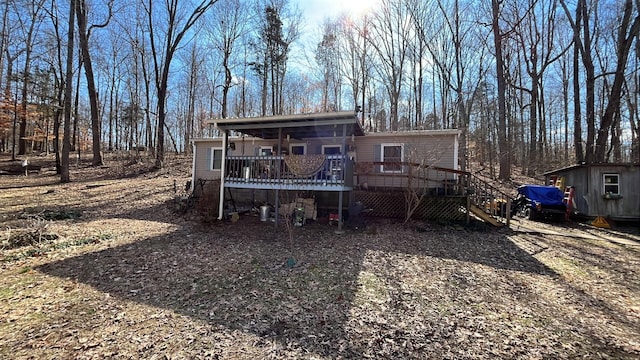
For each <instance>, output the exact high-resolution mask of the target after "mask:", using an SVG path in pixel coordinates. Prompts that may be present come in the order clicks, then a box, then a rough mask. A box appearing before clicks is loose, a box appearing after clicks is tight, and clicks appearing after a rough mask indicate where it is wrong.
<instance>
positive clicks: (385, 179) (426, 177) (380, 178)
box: [354, 161, 469, 196]
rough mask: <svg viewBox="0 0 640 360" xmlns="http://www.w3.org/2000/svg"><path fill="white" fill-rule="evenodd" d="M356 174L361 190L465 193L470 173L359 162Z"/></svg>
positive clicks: (441, 168) (395, 163) (435, 193)
mask: <svg viewBox="0 0 640 360" xmlns="http://www.w3.org/2000/svg"><path fill="white" fill-rule="evenodd" d="M354 175H355V177H356V180H355V181H356V185H357V186H358V187H359V188H360V189H362V190H369V189H370V190H390V191H405V190H407V189H414V190H416V191H418V192H422V191H427V192H431V193H432V194H431V195H445V196H454V195H458V196H464V195H465V194H466V184H467V182H468V181H467V178H468V175H469V173H468V172H466V171H460V170H453V169H448V168H443V167H438V166H430V165H424V164H417V163H412V162H380V161H375V162H366V161H359V162H357V163H356V164H355V173H354Z"/></svg>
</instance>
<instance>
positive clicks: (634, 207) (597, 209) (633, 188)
mask: <svg viewBox="0 0 640 360" xmlns="http://www.w3.org/2000/svg"><path fill="white" fill-rule="evenodd" d="M554 174H557V175H558V176H563V177H564V178H565V184H566V186H573V187H574V188H575V192H574V194H575V197H574V201H575V205H576V208H577V210H578V213H580V214H583V215H586V216H589V217H594V216H606V217H610V218H614V219H616V218H617V219H640V185H639V184H640V166H638V165H616V164H612V165H602V164H598V165H584V166H579V167H575V168H571V169H566V170H558V171H557V172H554ZM604 174H619V180H620V184H619V185H620V197H619V198H610V199H607V198H605V197H604V196H603V195H604V184H603V175H604Z"/></svg>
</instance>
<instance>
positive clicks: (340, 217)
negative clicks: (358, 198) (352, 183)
mask: <svg viewBox="0 0 640 360" xmlns="http://www.w3.org/2000/svg"><path fill="white" fill-rule="evenodd" d="M340 153H341V154H342V161H341V163H342V171H341V172H340V174H341V175H342V183H343V184H345V180H346V179H345V176H346V175H347V174H346V170H345V169H346V167H345V164H346V161H347V125H346V124H342V151H341V152H340ZM342 194H343V191H342V190H340V191H339V192H338V231H337V233H339V234H342V233H343V231H342V223H343V222H344V219H343V214H342V207H343V201H342Z"/></svg>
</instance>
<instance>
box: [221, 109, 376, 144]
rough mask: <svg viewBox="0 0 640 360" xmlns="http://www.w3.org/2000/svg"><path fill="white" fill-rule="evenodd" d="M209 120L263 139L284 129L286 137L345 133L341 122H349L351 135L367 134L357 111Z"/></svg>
mask: <svg viewBox="0 0 640 360" xmlns="http://www.w3.org/2000/svg"><path fill="white" fill-rule="evenodd" d="M209 123H210V124H213V125H215V126H216V127H217V128H219V129H221V130H225V131H226V130H234V131H238V132H241V133H243V134H246V135H250V136H254V137H258V138H262V139H277V138H278V129H280V128H281V129H282V136H287V135H289V136H290V137H291V138H293V139H305V138H316V137H332V136H342V126H339V125H346V130H347V133H346V135H347V136H352V135H353V136H362V135H364V131H363V130H362V126H361V125H360V122H359V121H358V118H357V116H356V113H355V112H353V111H342V112H325V113H311V114H298V115H281V116H265V117H249V118H239V119H215V120H211V121H209Z"/></svg>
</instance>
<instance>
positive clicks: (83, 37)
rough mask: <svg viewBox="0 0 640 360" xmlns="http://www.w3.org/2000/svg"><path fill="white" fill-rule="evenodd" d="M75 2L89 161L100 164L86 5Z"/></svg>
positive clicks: (98, 125) (98, 134)
mask: <svg viewBox="0 0 640 360" xmlns="http://www.w3.org/2000/svg"><path fill="white" fill-rule="evenodd" d="M75 3H76V15H77V17H78V35H79V44H80V51H81V54H82V63H83V64H84V73H85V76H86V78H87V92H88V94H89V107H90V111H91V133H92V140H93V145H92V151H93V161H92V162H91V165H93V166H100V165H102V164H103V161H102V154H101V153H100V142H101V139H100V138H101V133H100V132H101V126H100V125H101V124H100V114H99V109H98V91H97V90H96V83H95V78H94V75H93V64H92V62H91V55H90V53H89V34H88V33H87V16H86V9H87V7H86V3H85V1H84V0H75Z"/></svg>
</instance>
